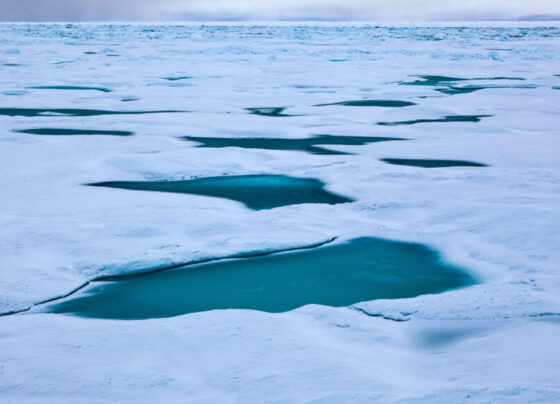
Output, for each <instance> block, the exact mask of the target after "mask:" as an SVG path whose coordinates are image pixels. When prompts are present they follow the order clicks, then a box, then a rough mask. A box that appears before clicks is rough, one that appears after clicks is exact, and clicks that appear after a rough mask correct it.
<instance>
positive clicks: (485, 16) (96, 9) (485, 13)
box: [0, 0, 560, 21]
mask: <svg viewBox="0 0 560 404" xmlns="http://www.w3.org/2000/svg"><path fill="white" fill-rule="evenodd" d="M538 15H543V16H551V15H553V16H560V0H0V20H4V21H99V20H119V21H122V20H148V21H158V20H372V21H384V20H385V21H399V20H400V21H403V20H409V21H410V20H412V21H429V20H492V19H498V20H502V19H518V18H524V17H530V16H538Z"/></svg>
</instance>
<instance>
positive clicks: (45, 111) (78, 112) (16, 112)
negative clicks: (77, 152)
mask: <svg viewBox="0 0 560 404" xmlns="http://www.w3.org/2000/svg"><path fill="white" fill-rule="evenodd" d="M173 112H184V111H109V110H101V109H75V108H0V115H4V116H26V117H35V116H60V115H65V116H97V115H139V114H161V113H173Z"/></svg>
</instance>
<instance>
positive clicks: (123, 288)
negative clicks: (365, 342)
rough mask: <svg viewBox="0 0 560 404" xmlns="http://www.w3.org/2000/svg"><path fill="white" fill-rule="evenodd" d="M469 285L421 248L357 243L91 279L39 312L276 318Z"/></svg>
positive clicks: (132, 317) (385, 242)
mask: <svg viewBox="0 0 560 404" xmlns="http://www.w3.org/2000/svg"><path fill="white" fill-rule="evenodd" d="M474 283H475V280H474V279H473V278H472V277H471V276H470V275H469V274H467V273H466V272H464V271H463V270H461V269H459V268H457V267H455V266H452V265H449V264H446V263H444V262H443V261H441V260H440V257H439V255H438V254H437V253H436V252H435V251H433V250H431V249H430V248H428V247H426V246H424V245H422V244H415V243H404V242H396V241H389V240H384V239H378V238H358V239H353V240H350V241H347V242H344V243H338V244H334V245H328V246H323V247H319V248H314V249H309V250H300V251H293V252H289V253H279V254H271V255H266V256H260V257H255V258H241V259H224V260H217V261H213V262H208V263H205V264H197V265H187V266H183V267H180V268H178V269H173V270H168V271H161V272H152V273H147V274H143V275H136V276H129V277H125V278H120V279H118V278H117V279H116V280H112V281H103V282H92V283H91V284H90V285H89V286H87V287H86V288H85V289H83V290H82V291H80V292H78V293H76V294H74V295H73V296H71V297H70V298H68V299H66V300H62V301H60V303H56V304H52V305H50V306H48V307H47V309H46V310H47V311H48V312H51V313H66V314H74V315H78V316H82V317H92V318H106V319H128V320H138V319H148V318H159V317H171V316H177V315H181V314H186V313H194V312H201V311H206V310H215V309H253V310H261V311H266V312H272V313H277V312H284V311H289V310H292V309H295V308H298V307H301V306H304V305H306V304H311V303H315V304H322V305H329V306H347V305H351V304H354V303H358V302H361V301H368V300H374V299H397V298H406V297H414V296H418V295H422V294H427V293H439V292H443V291H446V290H449V289H454V288H460V287H464V286H468V285H472V284H474Z"/></svg>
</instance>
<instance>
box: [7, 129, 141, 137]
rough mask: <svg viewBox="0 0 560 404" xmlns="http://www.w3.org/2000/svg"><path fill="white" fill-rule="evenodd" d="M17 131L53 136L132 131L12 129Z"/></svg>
mask: <svg viewBox="0 0 560 404" xmlns="http://www.w3.org/2000/svg"><path fill="white" fill-rule="evenodd" d="M14 132H17V133H27V134H31V135H53V136H81V135H104V136H132V135H134V132H129V131H125V130H98V129H63V128H36V129H22V130H14Z"/></svg>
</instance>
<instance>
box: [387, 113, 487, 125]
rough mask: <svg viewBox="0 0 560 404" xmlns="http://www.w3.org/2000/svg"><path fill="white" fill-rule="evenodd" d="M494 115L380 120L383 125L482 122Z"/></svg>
mask: <svg viewBox="0 0 560 404" xmlns="http://www.w3.org/2000/svg"><path fill="white" fill-rule="evenodd" d="M491 116H493V115H448V116H445V117H443V118H436V119H414V120H411V121H397V122H378V123H377V124H378V125H382V126H400V125H416V124H419V123H445V122H474V123H476V122H480V120H481V119H482V118H489V117H491Z"/></svg>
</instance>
